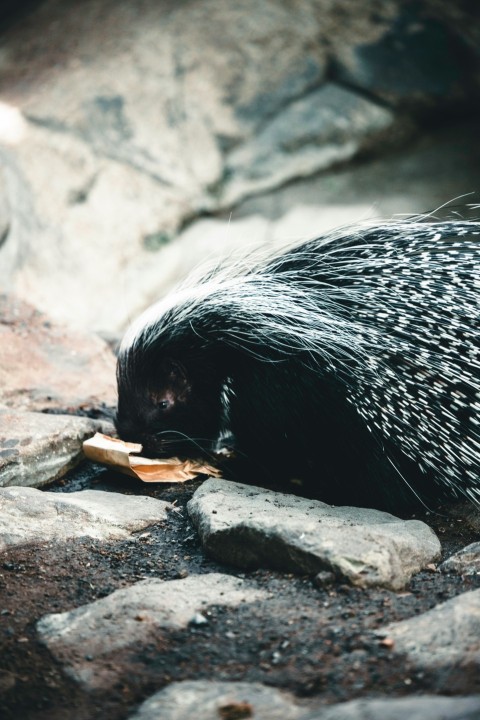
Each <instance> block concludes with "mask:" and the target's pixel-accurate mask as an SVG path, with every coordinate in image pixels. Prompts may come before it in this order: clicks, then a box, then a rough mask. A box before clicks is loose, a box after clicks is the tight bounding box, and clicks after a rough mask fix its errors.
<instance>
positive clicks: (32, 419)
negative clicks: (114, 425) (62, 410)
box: [0, 350, 107, 487]
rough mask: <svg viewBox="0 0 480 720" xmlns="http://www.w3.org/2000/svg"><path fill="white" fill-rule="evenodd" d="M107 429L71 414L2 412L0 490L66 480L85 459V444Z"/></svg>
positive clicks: (0, 414)
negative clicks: (65, 477)
mask: <svg viewBox="0 0 480 720" xmlns="http://www.w3.org/2000/svg"><path fill="white" fill-rule="evenodd" d="M0 355H1V350H0ZM106 427H107V423H102V422H99V421H97V420H89V419H88V418H83V417H74V416H72V415H46V414H44V413H31V412H18V411H15V410H0V487H6V486H8V485H26V486H29V487H41V486H42V485H45V484H47V483H49V482H53V481H54V480H57V479H58V478H61V477H63V475H65V474H66V473H67V472H68V471H69V470H71V469H72V468H73V467H75V465H77V464H78V463H79V462H80V461H81V460H82V459H83V458H84V455H83V453H82V443H83V441H84V440H86V439H87V438H89V437H91V436H92V435H93V434H94V433H95V432H96V431H97V430H105V428H106Z"/></svg>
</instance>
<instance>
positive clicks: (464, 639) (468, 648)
mask: <svg viewBox="0 0 480 720" xmlns="http://www.w3.org/2000/svg"><path fill="white" fill-rule="evenodd" d="M377 633H378V635H381V636H382V637H388V638H391V639H392V640H393V641H394V643H395V644H394V647H393V652H394V653H396V654H402V655H406V656H407V658H408V659H409V660H410V662H411V663H413V664H414V665H415V666H416V667H418V668H419V669H422V670H442V671H443V670H450V669H452V668H453V667H454V666H455V665H456V664H457V663H462V665H468V664H470V663H473V664H474V665H479V666H480V590H472V591H471V592H466V593H463V594H462V595H459V596H458V597H456V598H453V599H452V600H447V602H444V603H441V604H440V605H437V606H436V607H435V608H433V609H432V610H429V611H428V612H425V613H423V614H422V615H418V616H417V617H413V618H410V619H408V620H403V621H402V622H399V623H392V624H391V625H387V626H386V627H383V628H381V630H378V631H377Z"/></svg>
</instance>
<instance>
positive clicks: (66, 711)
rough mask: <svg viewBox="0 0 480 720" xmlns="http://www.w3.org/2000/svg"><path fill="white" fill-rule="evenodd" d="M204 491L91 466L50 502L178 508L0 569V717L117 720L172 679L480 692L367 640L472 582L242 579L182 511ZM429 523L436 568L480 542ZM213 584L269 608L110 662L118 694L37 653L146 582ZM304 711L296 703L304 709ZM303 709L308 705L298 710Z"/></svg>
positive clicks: (474, 673) (459, 527)
mask: <svg viewBox="0 0 480 720" xmlns="http://www.w3.org/2000/svg"><path fill="white" fill-rule="evenodd" d="M199 484H200V481H192V482H190V483H187V484H185V485H170V486H159V485H145V484H142V483H140V482H135V481H134V480H130V479H127V478H123V477H122V476H119V475H115V474H114V473H110V472H107V471H105V470H101V469H100V468H99V467H98V466H94V465H89V464H86V465H85V466H84V467H83V469H80V470H77V471H76V472H75V473H74V474H73V475H71V476H70V477H69V478H68V479H67V480H66V481H64V482H63V483H62V484H57V486H56V487H54V488H50V489H54V490H56V491H59V492H61V491H67V492H70V491H72V490H78V489H80V488H82V487H96V488H99V489H110V490H112V489H115V490H116V491H120V492H125V493H127V494H140V493H142V494H147V495H152V496H154V497H158V498H161V499H163V500H168V501H171V502H174V503H175V509H174V510H173V511H171V512H170V513H169V515H168V519H167V520H166V521H165V522H162V523H159V524H158V525H156V526H154V527H152V528H150V529H149V530H148V531H146V532H140V533H138V534H137V536H136V539H135V540H134V541H133V542H132V541H125V542H115V543H112V544H106V543H102V542H98V541H94V540H91V539H83V540H78V541H72V542H70V543H68V544H64V545H57V544H45V545H43V546H40V547H39V546H35V547H22V548H19V549H16V550H14V551H10V552H8V553H5V554H4V555H3V556H2V559H1V564H0V598H1V601H0V602H1V605H0V717H2V718H3V719H4V720H8V719H9V718H12V719H13V718H15V719H17V718H22V720H33V719H35V720H43V719H45V720H47V718H48V719H49V720H64V719H65V718H68V719H69V720H70V719H72V720H91V718H94V717H102V718H103V720H116V719H117V718H118V719H120V718H126V717H128V716H129V715H130V714H131V713H132V712H133V711H134V709H135V707H136V706H137V705H138V704H139V703H140V702H142V701H143V700H144V699H146V698H147V697H148V696H149V695H151V694H152V693H153V692H155V691H157V690H159V689H161V688H162V687H164V686H165V685H167V684H168V683H170V682H172V681H175V680H185V679H189V680H192V679H212V680H244V681H252V682H253V681H256V682H262V683H265V684H267V685H273V686H276V687H279V688H283V689H288V690H291V691H293V692H294V693H295V694H296V695H297V696H298V697H299V698H305V699H306V698H308V702H310V703H311V702H312V701H315V702H316V703H319V704H324V703H333V702H339V701H344V700H348V699H352V698H358V697H374V696H380V695H385V694H388V696H389V697H393V696H401V695H406V694H415V693H425V692H433V693H442V694H445V693H446V694H459V693H473V692H479V690H480V678H479V677H478V668H477V669H476V668H473V667H472V668H468V667H465V666H463V667H462V668H455V667H452V668H451V670H450V671H449V672H448V673H447V674H444V675H443V676H442V677H441V678H439V676H438V675H435V676H432V677H430V676H429V675H427V674H424V673H419V672H417V671H415V670H413V669H412V668H410V667H409V665H408V662H399V661H398V658H396V659H395V660H394V661H393V660H392V655H391V650H390V649H389V646H388V642H387V643H383V642H382V640H381V639H380V638H379V637H378V636H376V635H374V633H373V631H374V630H375V629H377V628H380V627H382V626H383V625H385V624H386V623H388V622H391V621H397V620H401V619H403V618H407V617H410V616H412V615H416V614H418V613H421V612H424V611H425V610H428V609H429V608H431V607H433V606H434V605H436V604H438V603H439V602H442V601H445V600H447V599H449V598H451V597H453V596H455V595H458V594H459V593H462V592H465V591H467V590H471V589H475V588H477V587H480V577H478V576H471V577H463V578H462V577H459V576H454V575H444V574H442V573H440V572H436V571H435V569H434V568H432V569H431V570H430V571H425V572H422V573H420V574H418V575H417V576H416V577H414V578H413V580H412V581H411V583H410V585H409V586H408V587H407V588H406V589H405V590H404V591H403V592H397V593H395V592H392V591H389V590H361V589H358V588H352V587H349V586H347V585H339V584H335V583H334V584H332V585H329V586H326V587H323V586H322V584H321V582H320V579H318V578H317V579H315V578H312V577H298V576H293V575H287V574H282V573H279V572H272V571H268V570H257V571H254V572H248V573H243V572H241V571H239V570H238V569H236V568H232V567H225V566H221V565H219V564H218V563H216V562H214V561H212V560H210V559H209V558H208V557H206V556H205V555H204V553H203V550H202V548H201V546H200V542H199V539H198V536H197V534H196V532H195V530H194V529H193V528H192V526H191V524H190V522H189V518H188V515H187V512H186V509H185V505H186V502H187V501H188V500H189V499H190V497H191V496H192V494H193V492H194V491H195V489H196V488H197V487H198V485H199ZM440 513H441V514H433V513H431V514H429V515H428V517H424V518H421V519H424V520H426V521H427V522H428V523H429V524H430V525H431V526H432V527H434V529H435V530H436V532H437V533H438V535H439V537H440V539H441V540H442V544H443V547H444V554H445V556H448V555H450V554H451V553H452V552H453V551H455V550H457V549H459V548H461V547H463V546H464V545H466V544H468V543H470V542H473V541H475V540H478V537H476V536H475V535H474V533H472V532H471V531H469V530H468V529H466V528H465V525H464V523H461V522H459V520H458V519H454V518H453V517H448V514H447V511H446V510H445V508H443V509H441V510H440ZM212 571H220V572H224V573H232V574H235V575H237V576H240V577H248V578H249V580H250V581H251V582H253V583H256V584H257V585H258V586H260V587H262V588H264V589H266V590H267V591H268V592H269V593H270V597H269V599H268V602H264V603H262V602H260V603H257V604H254V605H250V604H247V605H245V606H244V607H242V606H241V607H238V608H224V607H212V608H210V610H209V612H208V613H206V617H207V620H208V622H207V623H206V624H203V625H191V626H189V627H188V628H187V629H185V630H181V631H171V632H168V633H164V634H163V635H162V636H161V637H153V638H152V641H151V643H150V644H149V645H148V647H145V646H142V647H134V646H132V647H130V648H128V649H124V650H122V651H121V652H120V653H118V652H116V653H115V655H114V656H113V657H112V659H111V662H112V663H114V664H115V667H116V669H117V671H118V677H119V680H118V682H117V683H116V684H115V685H114V686H113V687H111V688H110V691H109V692H105V691H104V690H103V691H102V692H101V693H87V692H86V691H84V690H82V689H81V688H80V687H79V686H78V685H77V684H76V683H75V682H74V681H73V680H71V679H69V678H68V677H67V676H66V675H65V674H64V673H63V671H62V668H61V667H60V666H59V664H58V663H57V662H56V661H55V660H54V659H53V658H52V657H51V656H50V654H49V652H48V650H47V649H46V648H45V647H44V646H43V645H42V644H41V643H39V641H38V639H37V635H36V631H35V624H36V622H37V620H38V619H39V618H40V617H42V616H43V615H45V614H46V613H49V612H61V611H65V610H69V609H72V608H74V607H77V606H79V605H83V604H85V603H89V602H92V601H93V600H96V599H98V598H101V597H104V596H105V595H107V594H109V593H111V592H112V591H114V590H115V589H117V588H120V587H125V586H128V585H130V584H132V583H134V582H136V581H138V580H142V579H145V578H163V579H165V580H170V579H173V578H181V577H185V576H186V575H187V574H196V573H205V572H212ZM302 701H303V700H302ZM305 701H306V700H305Z"/></svg>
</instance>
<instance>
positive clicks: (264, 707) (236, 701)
mask: <svg viewBox="0 0 480 720" xmlns="http://www.w3.org/2000/svg"><path fill="white" fill-rule="evenodd" d="M307 703H308V704H307ZM314 703H315V704H318V701H314ZM312 704H313V703H312V702H311V701H303V702H302V703H301V704H300V702H299V701H298V700H297V699H296V698H294V697H293V696H292V695H291V694H290V693H286V692H282V691H280V690H277V689H275V688H271V687H267V686H265V685H261V684H259V683H247V682H217V681H211V682H210V681H208V680H199V681H184V682H175V683H172V684H171V685H169V686H168V687H166V688H164V689H163V690H161V691H160V692H158V693H155V695H153V696H152V697H150V698H149V699H148V700H146V701H145V702H144V703H142V705H140V707H139V708H138V710H137V712H135V713H134V714H133V715H131V716H130V717H129V720H158V719H159V718H161V719H162V720H192V718H195V720H214V719H215V720H217V718H218V719H220V718H230V717H231V718H255V719H256V720H406V718H408V720H440V718H441V720H477V718H478V717H479V711H480V695H475V696H470V697H438V696H434V695H424V696H418V697H405V698H378V699H375V700H352V701H350V702H345V703H339V704H338V705H331V706H328V707H324V708H322V709H317V710H311V709H310V710H309V709H308V705H312Z"/></svg>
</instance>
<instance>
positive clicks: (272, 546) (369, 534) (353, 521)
mask: <svg viewBox="0 0 480 720" xmlns="http://www.w3.org/2000/svg"><path fill="white" fill-rule="evenodd" d="M188 512H189V513H190V517H191V518H192V520H193V522H194V524H195V526H196V528H197V530H198V532H199V534H200V537H201V539H202V543H203V545H204V547H205V549H206V550H207V552H209V553H210V554H211V555H213V556H214V557H215V558H217V559H218V560H220V561H222V562H225V563H229V564H232V565H237V566H240V567H244V568H252V567H270V568H281V569H282V570H287V571H293V572H297V573H316V572H320V571H323V570H330V571H333V572H334V574H335V575H336V576H338V577H340V578H343V579H346V580H348V581H349V582H351V583H352V584H354V585H359V586H361V587H367V586H372V585H383V586H385V587H390V588H396V589H399V588H402V587H404V585H405V584H406V583H407V582H408V580H409V579H410V577H411V576H412V575H413V573H415V572H418V571H419V570H421V569H422V568H423V567H425V565H427V564H428V563H430V562H432V561H433V560H435V559H437V558H438V557H439V554H440V542H439V541H438V539H437V537H436V536H435V534H434V533H433V531H432V530H431V529H430V528H429V527H428V526H427V525H425V524H424V523H422V522H420V521H417V520H407V521H404V520H399V519H398V518H396V517H394V516H393V515H390V514H388V513H385V512H380V511H378V510H368V509H363V508H352V507H332V506H329V505H326V504H325V503H322V502H319V501H318V500H307V499H305V498H301V497H297V496H294V495H287V494H283V493H275V492H272V491H270V490H265V489H262V488H258V487H253V486H249V485H242V484H240V483H233V482H227V481H225V480H217V479H213V478H211V479H209V480H207V481H206V482H205V483H204V484H203V485H202V486H201V487H200V488H199V489H198V490H197V492H196V493H195V495H194V496H193V498H192V500H191V501H190V502H189V504H188Z"/></svg>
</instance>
